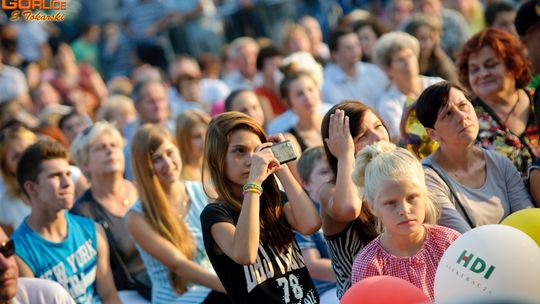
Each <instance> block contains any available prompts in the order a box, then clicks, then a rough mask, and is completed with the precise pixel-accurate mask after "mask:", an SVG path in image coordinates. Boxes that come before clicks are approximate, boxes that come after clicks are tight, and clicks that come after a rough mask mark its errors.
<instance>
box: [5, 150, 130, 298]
mask: <svg viewBox="0 0 540 304" xmlns="http://www.w3.org/2000/svg"><path fill="white" fill-rule="evenodd" d="M17 181H18V183H19V186H20V187H21V189H22V190H23V192H24V193H25V195H26V196H27V197H28V198H29V200H30V205H31V207H32V211H31V213H30V215H29V216H28V217H27V218H26V219H25V220H24V222H23V223H22V224H21V226H20V227H19V228H18V229H17V231H15V233H14V234H13V236H12V239H13V240H14V242H15V243H16V244H17V246H16V247H15V254H16V259H17V264H18V266H19V275H20V276H22V277H37V278H43V279H49V280H53V281H56V282H58V283H60V284H61V285H62V286H63V287H64V288H65V289H66V290H67V291H68V292H69V294H70V295H71V296H72V297H73V299H75V301H76V302H77V303H96V302H98V303H99V302H100V300H101V301H103V302H105V303H120V301H119V299H118V294H117V291H116V287H115V285H114V281H113V277H112V273H111V271H110V265H109V248H108V245H107V239H106V236H105V232H104V231H103V228H101V227H100V226H99V225H97V224H96V223H94V222H93V221H92V220H90V219H86V218H83V217H79V216H75V215H71V214H69V213H67V212H66V210H68V209H70V208H71V207H72V206H73V196H74V186H73V182H72V181H71V178H70V169H69V162H68V153H67V151H66V149H65V148H64V147H63V146H62V145H61V144H59V143H56V142H52V141H39V142H37V143H36V144H34V145H32V146H30V147H29V148H28V149H26V150H25V151H24V153H23V155H22V156H21V159H20V161H19V165H18V167H17Z"/></svg>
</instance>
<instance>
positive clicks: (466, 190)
mask: <svg viewBox="0 0 540 304" xmlns="http://www.w3.org/2000/svg"><path fill="white" fill-rule="evenodd" d="M416 114H417V116H418V119H419V120H420V122H421V123H422V125H424V127H425V128H426V131H427V133H428V134H429V136H430V137H431V138H432V139H433V140H436V141H437V142H439V148H438V149H437V150H436V151H435V152H434V153H433V154H432V155H430V156H429V157H427V158H425V159H424V161H423V165H424V167H425V168H424V170H425V172H426V184H427V186H428V189H429V191H430V195H431V199H432V200H433V202H434V203H435V204H437V205H438V206H439V209H440V210H441V216H440V219H439V221H438V223H439V224H440V225H443V226H446V227H450V228H453V229H455V230H457V231H459V232H462V233H463V232H466V231H467V230H469V229H472V228H474V227H478V226H481V225H488V224H498V223H500V222H501V221H502V220H503V219H504V218H505V217H507V216H508V215H510V214H512V213H514V212H516V211H519V210H521V209H524V208H530V207H532V206H533V205H532V202H531V199H530V197H529V194H528V193H527V189H525V186H524V184H523V182H522V180H521V177H520V174H519V173H518V171H517V170H516V168H515V167H514V166H513V165H512V163H511V162H510V160H508V158H506V157H505V156H503V155H500V154H499V153H497V152H495V151H491V150H485V149H483V148H481V147H479V146H477V145H475V140H476V137H477V135H478V131H479V124H478V118H477V117H476V113H475V111H474V108H473V105H472V104H471V101H470V100H469V99H468V97H467V96H466V95H465V93H464V92H463V90H462V89H460V88H459V87H457V86H455V85H452V84H451V83H449V82H440V83H437V84H434V85H432V86H430V87H429V88H427V89H426V90H424V92H423V93H422V95H420V97H419V98H418V101H417V104H416Z"/></svg>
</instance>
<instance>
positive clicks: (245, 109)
mask: <svg viewBox="0 0 540 304" xmlns="http://www.w3.org/2000/svg"><path fill="white" fill-rule="evenodd" d="M225 111H226V112H230V111H236V112H241V113H244V114H246V115H247V116H249V117H251V118H253V119H254V120H255V121H256V122H257V123H259V125H260V126H261V127H265V126H266V119H265V118H264V111H263V108H262V107H261V102H260V100H259V97H257V95H256V94H255V93H254V92H253V91H251V90H247V89H239V90H235V91H232V93H231V94H229V96H227V99H225Z"/></svg>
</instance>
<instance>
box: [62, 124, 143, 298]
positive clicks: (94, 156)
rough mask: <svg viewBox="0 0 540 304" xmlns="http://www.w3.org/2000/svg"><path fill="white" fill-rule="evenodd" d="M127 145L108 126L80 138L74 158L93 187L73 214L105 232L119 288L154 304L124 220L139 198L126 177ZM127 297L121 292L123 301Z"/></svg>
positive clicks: (115, 279)
mask: <svg viewBox="0 0 540 304" xmlns="http://www.w3.org/2000/svg"><path fill="white" fill-rule="evenodd" d="M123 145H124V140H123V138H122V136H121V135H120V133H119V132H118V130H117V129H116V128H115V127H114V126H112V125H111V124H109V123H107V122H97V123H96V124H94V125H93V126H92V127H89V128H88V129H87V130H85V131H84V132H82V133H81V134H79V135H78V136H77V138H76V139H75V141H74V142H73V145H72V146H71V154H72V155H73V159H74V161H75V163H76V164H77V165H78V166H79V167H80V168H82V170H83V171H84V173H85V175H86V176H87V177H88V179H89V180H90V182H91V183H92V187H91V188H90V189H88V190H87V191H86V192H84V194H83V195H82V196H81V197H79V198H78V199H77V200H76V202H75V205H74V206H73V208H72V209H71V210H70V213H72V214H76V215H80V216H84V217H88V218H91V219H93V220H94V221H95V222H96V223H98V224H101V226H102V227H103V229H104V230H105V232H106V236H107V241H108V244H109V251H110V254H109V256H110V264H111V271H112V274H113V278H114V282H115V285H116V288H117V289H118V290H119V291H122V290H137V291H138V292H139V293H141V295H143V296H145V297H146V298H147V299H148V300H150V293H151V283H150V278H149V277H148V274H147V273H146V270H145V268H144V264H143V261H142V260H141V258H140V256H139V254H138V252H137V249H136V248H135V243H134V242H133V240H132V239H131V238H129V237H126V235H128V231H127V228H126V226H125V223H124V216H125V215H126V213H127V212H128V210H129V209H130V208H131V206H132V205H133V203H134V202H135V201H136V200H137V198H138V195H137V189H136V188H135V185H133V184H132V183H131V182H130V181H128V180H126V179H124V177H123V175H124V154H123V152H122V149H123ZM132 293H133V292H132ZM125 294H126V292H120V294H119V296H120V298H121V299H123V295H125Z"/></svg>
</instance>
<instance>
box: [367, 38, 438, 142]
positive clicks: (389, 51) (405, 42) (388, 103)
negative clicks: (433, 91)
mask: <svg viewBox="0 0 540 304" xmlns="http://www.w3.org/2000/svg"><path fill="white" fill-rule="evenodd" d="M419 53H420V45H419V43H418V40H417V39H416V38H414V37H413V36H411V35H409V34H407V33H403V32H391V33H388V34H384V35H383V36H382V37H381V38H380V39H379V40H378V41H377V43H376V44H375V47H374V50H373V55H374V56H373V59H374V61H375V63H376V64H377V65H378V66H379V67H380V68H381V69H382V70H383V71H385V72H386V75H387V76H388V79H390V81H391V83H392V85H391V86H390V88H389V89H388V90H387V91H386V92H385V93H384V95H383V96H382V97H381V98H380V99H379V101H378V102H377V111H378V112H379V114H380V115H381V117H382V119H383V120H384V123H385V124H386V126H387V127H388V131H389V133H390V139H391V141H392V142H394V143H397V142H399V141H400V140H401V139H402V137H407V135H406V134H401V132H400V123H401V121H402V117H403V113H404V109H405V107H408V106H410V105H411V104H412V103H413V102H414V100H416V98H417V97H418V96H419V95H420V93H422V91H423V90H424V89H425V88H427V87H428V86H430V85H432V84H434V83H436V82H439V81H442V79H441V78H439V77H428V76H423V75H420V70H419V66H418V55H419ZM406 142H407V141H406ZM407 143H409V142H407Z"/></svg>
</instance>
